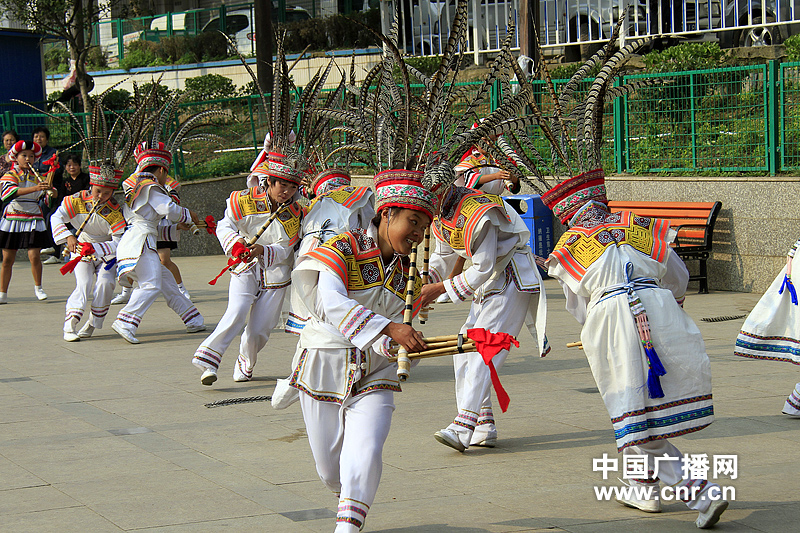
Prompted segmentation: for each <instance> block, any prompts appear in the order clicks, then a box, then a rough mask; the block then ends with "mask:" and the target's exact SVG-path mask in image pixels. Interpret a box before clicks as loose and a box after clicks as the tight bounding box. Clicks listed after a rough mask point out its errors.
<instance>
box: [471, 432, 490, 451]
mask: <svg viewBox="0 0 800 533" xmlns="http://www.w3.org/2000/svg"><path fill="white" fill-rule="evenodd" d="M469 445H470V446H481V447H483V448H494V447H495V446H497V432H495V433H494V434H492V433H488V434H487V433H473V434H472V440H470V441H469Z"/></svg>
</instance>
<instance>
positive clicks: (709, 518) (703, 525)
mask: <svg viewBox="0 0 800 533" xmlns="http://www.w3.org/2000/svg"><path fill="white" fill-rule="evenodd" d="M727 508H728V502H726V501H725V500H717V501H715V502H711V505H709V506H708V509H706V510H705V511H704V512H702V513H700V514H699V515H698V517H697V520H695V521H694V525H696V526H697V527H698V528H700V529H708V528H710V527H711V526H713V525H714V524H716V523H717V522H719V517H720V516H722V513H724V512H725V509H727Z"/></svg>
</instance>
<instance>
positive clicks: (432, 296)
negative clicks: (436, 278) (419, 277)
mask: <svg viewBox="0 0 800 533" xmlns="http://www.w3.org/2000/svg"><path fill="white" fill-rule="evenodd" d="M444 292H445V290H444V283H443V282H441V281H440V282H439V283H428V284H427V285H423V286H422V294H421V296H420V305H421V306H422V307H428V306H429V305H430V304H432V303H433V301H434V300H436V298H438V297H439V296H441V295H442V294H444Z"/></svg>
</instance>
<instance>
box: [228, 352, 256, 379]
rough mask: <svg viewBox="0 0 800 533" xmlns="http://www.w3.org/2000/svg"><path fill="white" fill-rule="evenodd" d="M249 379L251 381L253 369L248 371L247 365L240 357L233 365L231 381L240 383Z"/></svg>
mask: <svg viewBox="0 0 800 533" xmlns="http://www.w3.org/2000/svg"><path fill="white" fill-rule="evenodd" d="M251 379H253V369H252V368H251V369H250V370H248V369H247V363H246V362H245V361H244V360H243V359H242V356H239V358H238V359H236V364H235V365H233V381H236V382H239V383H241V382H243V381H250V380H251Z"/></svg>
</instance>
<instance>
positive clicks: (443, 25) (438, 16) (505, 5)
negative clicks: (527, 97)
mask: <svg viewBox="0 0 800 533" xmlns="http://www.w3.org/2000/svg"><path fill="white" fill-rule="evenodd" d="M455 6H456V0H442V1H432V0H419V1H418V2H416V1H415V2H407V1H405V0H403V1H399V0H390V1H387V2H381V16H382V24H383V26H382V27H383V31H384V33H385V34H388V32H389V30H390V28H391V25H392V20H393V17H394V13H395V11H396V10H397V9H398V8H399V10H400V32H399V40H400V42H401V44H402V47H404V48H405V49H406V50H407V51H408V52H410V53H413V54H414V55H435V54H439V53H441V50H442V48H444V46H445V44H446V43H447V39H448V37H449V35H450V26H451V24H452V22H453V19H454V18H455ZM539 6H540V9H539V18H540V27H539V32H538V33H539V36H540V39H541V43H542V46H543V48H545V49H548V48H557V49H559V50H554V51H553V52H554V53H557V52H559V51H560V52H561V53H563V54H564V55H565V56H566V57H567V59H568V60H570V61H572V60H579V59H581V57H584V58H585V57H586V56H587V55H588V54H589V53H591V52H592V51H594V50H596V49H597V48H598V47H599V44H600V43H601V42H603V41H604V40H606V39H608V38H609V37H610V35H611V30H612V27H613V26H614V24H615V23H616V21H617V19H618V18H619V15H620V10H621V9H624V10H626V11H627V13H628V18H627V19H626V21H625V23H624V26H623V30H622V32H621V36H620V41H621V44H624V43H625V41H626V40H629V39H635V38H639V37H676V38H681V39H683V40H698V41H705V40H717V41H719V42H720V44H721V45H722V46H723V47H726V48H727V47H733V46H757V45H761V44H777V43H779V42H781V41H783V40H785V39H786V38H787V37H789V36H790V35H795V34H797V33H799V32H800V0H540V3H539ZM468 13H469V15H468V25H469V30H468V43H467V51H468V52H469V53H471V54H473V56H474V60H475V63H476V64H479V63H480V62H481V56H482V54H485V53H487V52H492V51H495V50H497V49H499V47H500V43H501V42H502V40H503V38H504V37H505V36H506V32H507V30H508V21H509V20H511V21H512V22H513V23H514V26H515V27H516V28H519V27H520V26H521V25H522V24H523V23H525V21H522V20H520V18H519V13H520V10H519V0H468ZM475 13H477V14H478V15H477V16H475ZM517 34H518V32H517ZM515 38H516V41H515V43H514V46H513V47H512V48H515V49H516V48H519V40H518V37H515Z"/></svg>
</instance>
